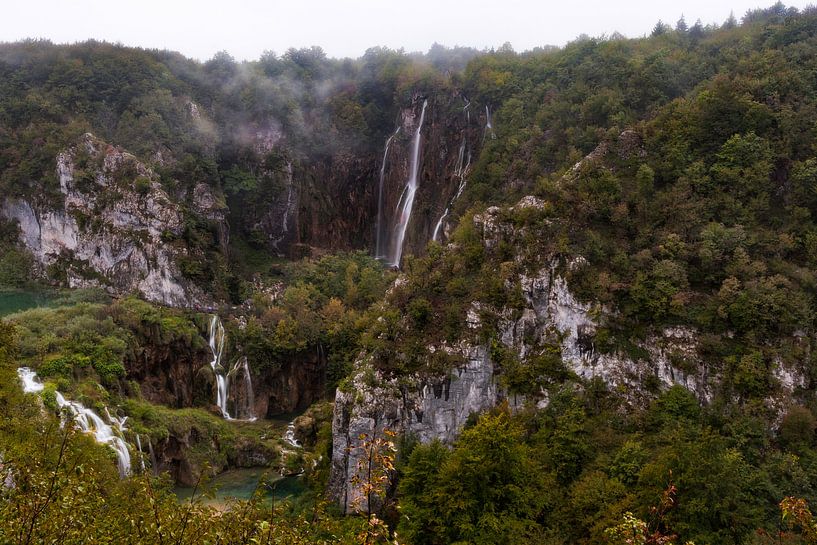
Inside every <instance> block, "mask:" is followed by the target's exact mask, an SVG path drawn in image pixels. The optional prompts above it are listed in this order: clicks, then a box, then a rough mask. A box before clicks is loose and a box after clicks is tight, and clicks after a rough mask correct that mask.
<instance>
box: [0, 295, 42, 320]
mask: <svg viewBox="0 0 817 545" xmlns="http://www.w3.org/2000/svg"><path fill="white" fill-rule="evenodd" d="M53 298H54V294H51V293H48V292H45V291H24V290H12V291H0V316H7V315H9V314H14V313H15V312H20V311H23V310H28V309H30V308H36V307H45V306H48V305H49V303H50V302H51V301H52V300H53Z"/></svg>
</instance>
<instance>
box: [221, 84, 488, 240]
mask: <svg viewBox="0 0 817 545" xmlns="http://www.w3.org/2000/svg"><path fill="white" fill-rule="evenodd" d="M424 100H428V107H427V109H426V115H425V121H424V123H423V129H422V133H421V150H420V157H421V161H420V166H419V175H418V178H419V187H418V191H417V195H416V198H415V204H414V209H413V212H412V215H411V222H410V224H409V226H408V229H407V236H406V243H405V249H406V251H408V252H411V253H415V254H418V253H422V252H423V251H424V249H425V246H426V244H427V243H428V241H429V240H430V239H431V235H432V233H433V231H434V227H435V225H436V224H437V222H438V220H439V219H440V217H441V216H442V215H443V212H444V211H445V209H446V208H447V207H448V205H449V204H450V203H451V201H452V200H453V199H454V197H455V195H456V194H457V190H458V188H459V186H460V184H461V182H462V179H463V175H464V174H466V172H467V170H468V169H467V163H468V162H469V161H468V159H469V157H472V156H473V157H474V158H476V156H477V153H478V150H479V148H480V146H481V143H482V137H483V132H484V124H485V120H484V117H483V116H482V114H479V115H478V114H477V113H474V114H473V115H472V114H471V113H469V112H470V110H474V112H480V111H481V110H480V108H482V106H480V107H478V108H477V107H469V108H468V109H464V107H465V106H466V105H467V104H468V103H467V102H466V101H465V100H464V99H463V98H462V97H461V96H460V95H459V94H456V93H453V94H440V95H435V96H429V97H426V96H422V95H420V94H417V95H415V96H414V98H413V99H412V101H411V103H410V104H407V105H404V106H403V107H402V108H401V109H400V110H399V112H398V115H397V125H399V126H400V131H399V132H398V134H397V135H396V136H395V138H394V139H393V141H392V144H391V146H390V149H389V153H388V155H387V156H386V165H385V169H384V181H383V217H382V220H383V221H382V222H381V223H382V233H381V237H383V239H384V240H390V239H391V238H392V235H393V230H394V224H395V220H396V218H395V217H394V216H395V213H396V209H397V205H398V201H399V200H400V197H401V194H402V192H403V189H404V187H405V185H406V181H407V179H408V177H409V171H410V160H411V155H412V153H411V147H412V138H413V135H414V132H415V130H416V128H417V125H418V123H419V118H420V110H421V109H422V105H423V101H424ZM395 128H396V127H395ZM391 135H392V133H389V134H387V135H384V137H383V142H382V144H378V146H377V147H373V148H371V149H364V148H355V149H337V150H328V151H327V152H326V153H325V154H324V155H321V156H312V157H308V158H304V157H302V155H303V154H298V153H295V152H293V151H292V150H290V149H289V147H290V146H297V144H294V143H290V142H288V139H287V135H285V134H282V133H280V132H276V133H275V134H274V137H273V136H271V135H270V133H269V132H267V131H259V132H258V133H257V134H256V135H255V138H254V139H252V141H253V142H254V144H253V147H254V149H255V150H256V151H257V152H259V153H270V152H273V153H277V154H278V155H279V156H280V157H282V159H280V160H279V161H278V163H276V165H275V168H266V169H262V172H261V173H260V177H261V178H262V179H263V180H264V181H263V182H261V183H264V184H267V186H268V187H269V190H268V191H266V192H265V194H264V199H265V200H264V202H259V203H252V204H251V205H250V206H249V209H248V210H245V211H243V212H244V214H243V215H242V217H240V218H237V219H238V221H240V222H241V224H240V227H241V228H242V229H243V230H245V231H247V232H254V233H261V234H262V238H263V239H264V240H265V241H266V242H267V244H268V246H269V249H270V250H271V251H273V252H276V253H279V254H285V255H289V254H292V248H293V246H295V245H305V246H313V247H318V248H333V249H369V250H374V247H375V239H376V236H377V233H376V224H377V221H376V218H377V213H378V197H379V178H380V169H381V166H382V163H383V152H384V149H383V147H381V146H382V145H385V142H386V138H388V137H389V136H391ZM461 150H462V152H461ZM290 157H299V159H294V158H290Z"/></svg>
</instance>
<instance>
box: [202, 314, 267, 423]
mask: <svg viewBox="0 0 817 545" xmlns="http://www.w3.org/2000/svg"><path fill="white" fill-rule="evenodd" d="M226 338H227V335H226V333H225V331H224V325H223V324H222V323H221V319H220V318H219V317H218V316H217V315H215V314H214V315H213V316H212V317H211V318H210V338H209V340H208V344H209V345H210V351H211V352H212V353H213V360H212V361H211V362H210V367H211V368H212V369H213V373H214V374H215V376H216V405H218V408H219V409H220V410H221V414H222V416H223V417H224V418H225V419H227V420H233V419H234V418H239V419H243V420H248V421H254V420H255V419H256V417H255V395H254V394H253V389H252V374H251V373H250V365H249V362H248V361H247V357H246V356H242V357H240V358H238V359H237V360H236V361H235V362H234V363H233V365H232V366H231V367H229V371H227V370H226V369H225V366H224V365H223V364H222V357H223V355H224V342H225V340H226ZM239 374H241V375H242V376H243V377H244V380H243V381H241V382H239V381H237V380H234V379H235V377H236V376H238V375H239ZM230 386H232V387H233V399H234V400H235V407H234V408H235V416H233V415H232V414H230V411H229V409H228V406H227V403H228V400H229V393H230ZM240 386H243V389H244V391H243V392H241V391H240V390H239V388H240Z"/></svg>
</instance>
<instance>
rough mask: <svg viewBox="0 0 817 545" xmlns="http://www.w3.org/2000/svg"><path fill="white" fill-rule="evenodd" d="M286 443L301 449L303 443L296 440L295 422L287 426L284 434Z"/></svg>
mask: <svg viewBox="0 0 817 545" xmlns="http://www.w3.org/2000/svg"><path fill="white" fill-rule="evenodd" d="M284 441H285V442H286V443H287V444H289V446H291V447H293V448H301V443H299V442H298V440H297V439H296V438H295V421H294V420H293V421H292V422H290V423H289V425H287V430H286V431H285V432H284Z"/></svg>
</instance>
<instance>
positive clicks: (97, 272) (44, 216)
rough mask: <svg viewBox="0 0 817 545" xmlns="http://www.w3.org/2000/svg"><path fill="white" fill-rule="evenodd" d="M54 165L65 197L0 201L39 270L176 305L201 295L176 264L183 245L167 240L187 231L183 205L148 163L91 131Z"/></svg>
mask: <svg viewBox="0 0 817 545" xmlns="http://www.w3.org/2000/svg"><path fill="white" fill-rule="evenodd" d="M80 161H82V163H83V165H82V167H80V165H79V164H78V163H79V162H80ZM56 168H57V175H58V177H59V182H60V194H61V195H60V196H61V198H62V203H61V204H59V205H56V206H54V203H41V202H38V201H37V200H35V199H31V200H20V199H9V198H6V199H4V200H3V202H2V207H0V215H2V216H3V217H5V218H6V219H9V220H16V221H17V223H18V224H19V227H20V237H21V241H22V242H23V244H24V245H25V246H26V248H27V249H28V250H29V251H30V252H31V253H32V254H33V255H34V257H35V259H36V261H37V263H38V264H39V265H40V267H41V268H42V270H45V269H48V271H49V276H50V277H52V278H53V277H57V278H61V279H62V281H64V282H65V283H66V284H67V285H68V286H69V287H72V288H81V287H104V288H106V289H107V290H108V291H109V292H111V293H113V294H124V293H132V292H138V293H139V294H141V295H142V296H143V297H145V298H146V299H148V300H150V301H153V302H157V303H162V304H166V305H173V306H189V305H192V304H195V303H200V302H202V301H203V299H204V297H203V295H202V294H201V293H200V291H199V290H197V289H196V288H195V286H193V285H192V284H190V283H189V282H188V281H186V280H185V279H184V278H183V276H182V274H181V272H180V270H179V267H178V265H177V261H176V260H177V258H178V257H179V256H182V255H185V253H186V249H185V248H184V247H183V246H180V245H174V244H171V243H170V242H169V240H171V239H172V238H173V237H177V236H180V235H181V234H182V230H183V228H184V216H183V213H182V210H181V207H180V206H179V205H178V204H176V203H174V202H173V200H172V199H171V198H170V196H169V195H168V194H167V193H166V192H165V191H164V189H163V188H162V186H161V184H160V183H159V182H158V181H157V177H156V175H155V174H154V173H153V172H152V171H151V170H150V169H149V168H147V167H146V166H145V165H144V164H142V163H140V162H139V161H137V160H136V159H135V158H134V157H133V156H132V155H130V154H128V153H126V152H123V151H122V150H119V149H117V148H114V147H112V146H109V145H107V144H105V143H104V142H102V141H100V140H98V139H96V138H94V137H93V136H92V135H90V134H86V135H85V136H84V137H82V139H81V141H80V142H79V143H78V144H77V145H76V146H74V147H73V148H71V149H69V150H66V151H65V152H63V153H60V154H59V155H58V156H57V167H56ZM202 200H204V199H202Z"/></svg>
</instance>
